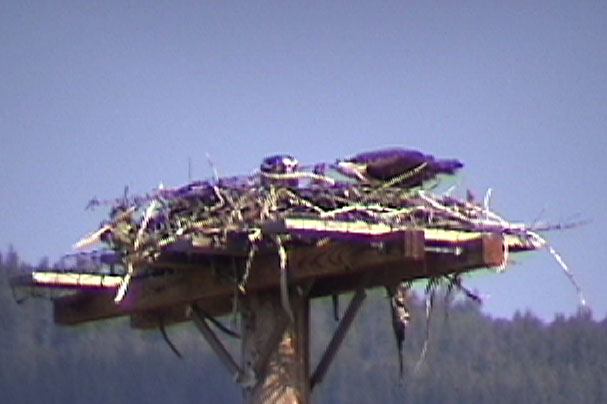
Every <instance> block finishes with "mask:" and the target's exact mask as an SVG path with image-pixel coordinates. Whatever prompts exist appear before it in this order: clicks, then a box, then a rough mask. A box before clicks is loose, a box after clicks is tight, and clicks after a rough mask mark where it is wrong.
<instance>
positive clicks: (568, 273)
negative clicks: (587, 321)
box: [548, 245, 587, 308]
mask: <svg viewBox="0 0 607 404" xmlns="http://www.w3.org/2000/svg"><path fill="white" fill-rule="evenodd" d="M548 251H549V252H550V254H552V256H553V257H554V258H555V259H556V261H557V262H558V263H559V265H560V266H561V268H563V272H565V275H566V276H567V278H569V281H570V282H571V283H572V284H573V286H574V287H575V290H576V292H577V295H578V299H580V303H581V305H582V307H584V308H586V307H587V304H586V299H585V298H584V295H583V294H582V288H580V285H578V283H577V282H576V280H575V278H574V276H573V273H572V272H571V271H570V270H569V267H568V266H567V264H566V263H565V261H564V260H563V258H562V257H561V255H560V254H559V253H558V252H556V250H555V249H554V248H553V247H552V246H550V245H548Z"/></svg>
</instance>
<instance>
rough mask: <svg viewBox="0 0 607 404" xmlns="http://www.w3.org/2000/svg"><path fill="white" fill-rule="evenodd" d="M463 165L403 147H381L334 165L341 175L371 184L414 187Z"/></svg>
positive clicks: (456, 161) (450, 172)
mask: <svg viewBox="0 0 607 404" xmlns="http://www.w3.org/2000/svg"><path fill="white" fill-rule="evenodd" d="M463 166H464V165H463V164H462V163H461V162H460V161H458V160H443V159H435V158H434V156H432V155H429V154H424V153H422V152H419V151H417V150H408V149H403V148H390V149H382V150H377V151H372V152H366V153H359V154H357V155H355V156H354V157H350V158H348V159H345V160H338V161H337V164H336V165H335V166H334V167H335V169H337V170H338V171H339V172H340V173H341V174H343V175H345V176H347V177H350V178H354V179H357V180H359V181H362V182H363V183H367V184H371V185H381V184H387V183H390V184H391V185H393V186H399V187H403V188H412V187H416V186H421V185H422V184H423V183H424V182H425V181H428V180H431V179H434V178H436V177H437V176H438V175H439V174H448V175H450V174H455V172H456V171H457V170H458V169H460V168H462V167H463Z"/></svg>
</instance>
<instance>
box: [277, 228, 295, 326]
mask: <svg viewBox="0 0 607 404" xmlns="http://www.w3.org/2000/svg"><path fill="white" fill-rule="evenodd" d="M274 242H275V243H276V246H277V247H278V257H279V259H280V302H281V303H282V308H283V309H284V311H285V312H286V313H287V315H288V316H289V319H290V320H291V322H295V316H294V315H293V310H292V309H291V303H290V301H289V284H288V278H287V275H288V274H287V252H286V251H285V247H284V246H283V244H282V241H281V239H280V237H279V236H276V237H274Z"/></svg>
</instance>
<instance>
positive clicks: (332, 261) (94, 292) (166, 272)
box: [16, 222, 532, 328]
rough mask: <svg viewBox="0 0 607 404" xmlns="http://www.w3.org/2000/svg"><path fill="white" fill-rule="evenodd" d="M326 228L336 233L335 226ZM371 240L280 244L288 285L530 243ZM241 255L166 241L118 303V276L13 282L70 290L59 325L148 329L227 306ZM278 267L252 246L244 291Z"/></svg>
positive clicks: (459, 264) (465, 259) (459, 259)
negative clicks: (118, 320)
mask: <svg viewBox="0 0 607 404" xmlns="http://www.w3.org/2000/svg"><path fill="white" fill-rule="evenodd" d="M285 225H289V226H291V227H293V226H295V225H293V224H288V223H284V222H277V223H273V224H272V225H271V226H268V227H267V228H266V230H265V231H266V233H267V232H271V231H275V232H282V231H284V226H285ZM304 230H305V229H304ZM330 230H331V231H332V232H333V234H335V231H336V230H335V229H330ZM302 231H303V230H302ZM354 233H355V231H353V229H349V231H348V232H344V233H343V234H347V235H348V237H351V236H352V234H354ZM378 236H379V237H378ZM372 240H373V241H369V240H361V239H360V238H358V239H357V240H356V241H353V240H348V239H347V238H346V237H343V238H342V239H341V240H340V239H337V240H336V239H335V238H334V237H333V238H331V239H326V241H320V242H316V243H315V244H314V245H299V246H295V247H287V268H288V269H287V271H288V280H289V286H290V288H291V289H293V288H296V287H298V286H302V285H306V286H307V287H310V288H311V289H310V290H309V296H310V298H313V297H321V296H327V295H334V294H340V293H345V292H349V291H353V290H355V289H356V288H357V287H358V285H360V282H361V279H362V278H363V277H364V276H367V277H368V281H367V282H366V287H368V288H372V287H376V286H382V285H393V284H396V283H398V282H399V281H402V280H414V279H419V278H429V277H434V276H438V275H446V274H458V273H462V272H466V271H471V270H474V269H478V268H486V267H495V266H499V265H502V264H504V263H505V262H504V260H505V253H506V249H508V250H509V251H511V252H513V251H520V250H526V249H532V248H531V247H530V246H525V245H524V244H522V243H521V242H520V241H519V240H518V239H517V238H514V237H511V236H507V235H506V236H504V235H503V234H500V233H481V232H459V231H445V230H440V229H434V230H433V229H413V230H399V231H391V232H386V233H385V234H384V236H382V235H381V234H375V235H373V239H372ZM246 260H247V251H246V250H243V249H241V250H239V249H227V248H221V249H218V248H210V247H209V246H206V245H202V244H201V243H197V242H196V241H195V240H194V241H191V242H188V243H182V244H180V245H178V246H173V247H172V248H171V249H170V250H167V251H165V252H163V253H162V254H161V255H160V256H159V257H158V258H157V260H156V261H155V262H154V263H153V264H152V265H148V267H146V270H145V271H143V272H140V273H141V275H139V276H135V277H133V279H132V280H131V283H130V285H129V288H128V293H127V294H126V296H125V298H124V300H123V301H122V302H120V303H119V304H116V303H115V302H114V297H115V294H116V289H117V287H118V285H119V283H120V279H121V278H120V277H118V276H111V275H91V274H73V273H72V274H58V273H42V272H37V273H34V274H33V275H32V277H30V278H29V279H27V280H25V279H21V280H19V282H16V283H19V284H21V285H23V284H29V286H37V287H62V288H74V289H77V291H76V292H75V293H74V294H71V295H68V296H64V297H60V298H56V299H55V300H54V301H53V304H54V317H55V322H56V323H58V324H60V325H75V324H80V323H83V322H87V321H94V320H101V319H106V318H112V317H119V316H130V317H131V320H132V326H133V327H135V328H152V327H157V326H158V324H159V322H162V324H164V325H168V324H172V323H177V322H181V321H187V320H191V317H190V316H191V310H190V307H191V305H192V304H195V305H196V306H197V307H199V308H200V309H201V310H204V311H205V312H206V313H207V314H209V315H212V316H221V315H224V314H227V313H229V312H231V310H232V307H233V298H234V295H235V293H236V286H235V285H236V282H235V279H236V276H237V275H236V274H238V273H242V270H243V268H244V266H245V264H246ZM280 271H281V270H280V263H279V257H278V254H277V251H276V250H275V249H266V250H260V251H258V253H257V254H256V255H255V257H254V259H253V261H252V264H251V268H250V275H249V277H248V280H247V282H246V290H245V293H259V292H272V291H278V289H279V280H280Z"/></svg>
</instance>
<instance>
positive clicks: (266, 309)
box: [241, 290, 310, 404]
mask: <svg viewBox="0 0 607 404" xmlns="http://www.w3.org/2000/svg"><path fill="white" fill-rule="evenodd" d="M293 295H294V296H292V298H291V299H290V303H291V310H292V311H293V314H294V317H295V319H294V320H295V321H291V320H290V319H289V316H288V315H287V313H286V312H285V310H284V308H283V306H282V304H281V299H280V294H279V293H264V294H251V295H247V296H245V297H243V299H242V307H241V313H242V369H243V373H244V375H245V377H246V378H247V379H248V380H249V383H245V384H243V394H244V402H245V403H247V404H261V403H277V404H280V403H289V404H291V403H297V404H308V403H309V400H310V388H309V375H310V371H309V341H310V340H309V315H310V312H309V298H308V296H307V294H305V293H298V292H297V291H296V290H293Z"/></svg>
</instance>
